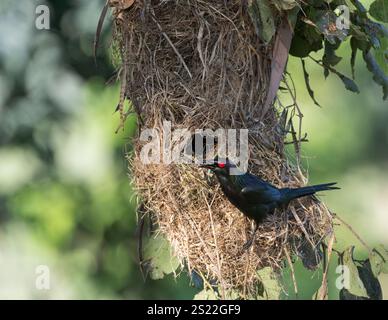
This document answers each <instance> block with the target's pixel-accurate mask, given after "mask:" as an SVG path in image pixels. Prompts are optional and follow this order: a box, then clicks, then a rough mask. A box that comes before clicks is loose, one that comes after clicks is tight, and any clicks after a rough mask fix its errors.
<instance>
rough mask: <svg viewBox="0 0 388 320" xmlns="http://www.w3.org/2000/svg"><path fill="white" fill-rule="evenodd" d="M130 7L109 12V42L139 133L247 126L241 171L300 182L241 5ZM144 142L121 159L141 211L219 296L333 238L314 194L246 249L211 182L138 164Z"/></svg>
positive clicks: (260, 47)
mask: <svg viewBox="0 0 388 320" xmlns="http://www.w3.org/2000/svg"><path fill="white" fill-rule="evenodd" d="M147 3H148V2H143V1H135V3H134V4H133V6H132V7H131V8H130V10H124V11H120V12H117V14H116V18H115V38H116V40H117V42H118V44H119V46H118V47H119V49H120V52H121V54H122V62H123V64H122V67H121V76H122V99H124V98H128V99H129V100H130V101H131V102H132V104H133V106H134V109H135V110H136V111H137V113H138V116H139V125H140V129H144V128H156V129H160V130H161V128H162V125H163V121H165V120H168V121H171V123H172V129H173V130H174V129H179V128H190V129H191V130H193V131H194V130H195V129H204V128H209V129H212V130H216V129H218V128H234V129H239V128H245V129H249V155H250V160H249V171H250V172H252V173H255V174H257V175H259V176H260V177H262V178H263V179H265V180H267V181H269V182H271V183H272V184H274V185H276V186H278V187H286V186H288V187H298V186H303V185H304V184H305V183H306V178H305V177H304V176H303V174H302V173H301V170H300V169H297V166H293V165H291V164H290V163H289V161H288V160H287V158H286V155H285V152H284V140H285V133H284V132H285V128H284V123H282V122H284V121H282V117H281V116H280V115H281V114H282V111H283V109H282V108H281V107H280V106H271V107H270V108H269V109H268V110H263V108H262V106H263V104H264V100H265V98H266V94H267V93H266V90H267V88H268V81H269V76H270V66H271V60H270V58H269V57H270V56H271V53H272V51H271V50H272V46H271V44H269V45H264V44H262V43H261V41H260V40H259V39H258V37H257V36H256V33H255V30H254V26H253V25H252V23H251V21H250V19H249V15H248V13H247V12H246V11H245V10H244V8H243V5H242V1H241V0H230V1H219V0H211V1H201V0H186V1H162V0H160V1H156V0H155V1H151V2H150V3H149V4H148V5H146V4H147ZM142 146H143V142H141V141H140V140H139V139H138V138H135V141H134V155H133V156H131V157H130V168H131V171H132V173H133V179H134V186H135V189H136V190H137V193H138V195H139V198H140V201H141V202H142V203H143V206H144V208H145V209H146V212H152V214H153V215H154V216H155V218H156V222H157V225H158V229H159V230H160V232H161V233H162V234H163V235H164V236H165V237H166V238H167V239H168V240H169V241H170V243H171V245H172V247H173V251H174V254H175V255H176V256H177V257H178V258H179V259H180V261H181V262H182V266H185V267H187V268H188V270H189V271H193V270H195V271H196V272H197V273H200V274H201V275H203V276H204V277H206V278H207V279H214V280H215V281H216V283H217V284H218V285H219V287H220V288H222V290H223V291H224V292H225V291H228V290H237V291H239V292H244V293H245V294H246V295H249V294H250V293H253V292H254V291H255V290H256V289H255V288H256V286H257V283H258V281H260V279H258V276H257V270H259V269H260V268H263V267H268V266H269V267H271V268H273V269H274V270H280V269H281V268H282V267H283V266H284V262H285V261H290V260H292V259H293V258H294V257H295V256H296V253H297V251H298V245H295V243H298V241H299V240H300V241H307V242H308V243H309V245H311V247H314V246H316V245H317V244H319V243H320V242H321V241H322V239H324V238H325V237H326V236H327V235H328V234H329V233H331V232H332V228H333V226H332V216H331V214H330V212H329V211H328V209H327V208H326V207H325V205H324V204H323V203H322V202H320V201H319V200H318V199H316V198H313V197H310V198H309V197H305V198H302V199H300V200H295V201H293V202H292V203H291V204H290V206H289V207H288V209H287V210H285V211H280V210H278V211H277V212H275V214H274V215H273V216H270V217H268V219H267V220H266V221H265V222H264V223H263V224H261V225H260V227H259V230H258V232H257V234H256V238H255V241H254V244H253V246H252V247H251V248H250V249H249V250H247V251H244V250H243V249H242V247H243V244H244V243H245V242H246V241H247V239H248V238H249V236H250V234H251V233H252V223H251V222H250V221H249V220H248V219H247V218H245V217H244V216H243V214H242V213H241V212H240V211H238V209H236V208H235V207H233V205H231V204H230V203H229V202H228V201H227V199H226V198H225V197H224V196H223V194H222V192H221V190H220V188H219V186H218V184H217V183H216V180H215V178H214V177H213V176H212V175H211V174H210V173H208V172H206V171H204V170H203V169H199V168H198V167H197V166H195V165H187V164H168V165H167V164H147V165H146V164H143V163H142V161H141V160H140V158H139V155H140V151H141V148H142Z"/></svg>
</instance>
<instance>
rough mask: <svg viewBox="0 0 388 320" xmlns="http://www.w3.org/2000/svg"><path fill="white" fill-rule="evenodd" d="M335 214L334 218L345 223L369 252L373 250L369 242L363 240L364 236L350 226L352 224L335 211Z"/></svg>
mask: <svg viewBox="0 0 388 320" xmlns="http://www.w3.org/2000/svg"><path fill="white" fill-rule="evenodd" d="M333 215H334V218H336V219H338V220H339V221H340V222H341V223H343V224H344V225H345V226H346V227H347V228H348V229H349V231H350V232H351V233H353V235H354V236H355V237H356V238H357V239H358V241H360V243H361V244H362V245H363V246H364V247H365V248H366V249H367V250H368V251H369V252H372V249H371V248H370V247H369V246H368V245H367V243H366V242H365V241H364V240H362V238H361V237H360V236H359V235H358V233H357V232H356V231H354V229H353V228H352V227H351V226H350V224H348V223H347V222H346V221H344V220H343V219H342V218H340V217H339V216H338V215H337V214H335V213H333Z"/></svg>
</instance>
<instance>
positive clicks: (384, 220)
mask: <svg viewBox="0 0 388 320" xmlns="http://www.w3.org/2000/svg"><path fill="white" fill-rule="evenodd" d="M104 2H105V1H103V0H93V1H86V0H68V1H64V0H57V1H56V0H52V1H46V2H43V1H35V0H34V1H32V0H21V1H10V0H3V1H1V4H0V298H3V299H8V298H16V299H25V298H50V299H58V298H65V299H67V298H76V299H93V298H97V299H98V298H112V299H122V298H124V299H143V298H151V299H159V298H172V299H184V298H187V299H191V298H192V297H193V295H194V294H195V293H196V292H197V290H194V289H193V288H192V287H191V286H189V280H188V277H187V276H186V275H185V274H184V273H182V275H181V277H180V278H179V279H178V280H175V279H173V277H172V276H169V277H167V278H166V279H164V280H160V281H152V280H144V278H143V276H142V274H141V272H140V270H139V267H138V265H137V257H136V214H135V211H134V205H135V204H134V200H133V196H132V191H131V188H130V185H129V180H128V175H127V172H128V170H127V164H126V161H125V158H124V157H125V153H126V152H127V151H130V150H131V144H130V137H131V136H132V135H133V134H134V133H135V130H136V119H135V118H130V119H129V121H128V122H127V125H126V128H125V131H124V132H120V133H118V134H114V131H115V128H116V127H117V124H118V115H117V114H114V113H113V111H114V109H115V107H116V105H117V102H118V86H117V84H116V83H115V82H114V81H109V80H112V79H114V76H115V71H116V70H115V68H114V66H113V65H112V64H111V60H112V57H111V51H110V49H109V45H110V41H111V32H110V28H109V22H110V21H107V22H108V23H106V26H105V28H104V31H103V36H102V44H101V48H100V53H99V57H98V66H97V67H96V65H95V64H94V60H93V55H92V51H93V49H92V44H93V37H94V32H95V28H96V25H97V21H98V16H99V13H100V11H101V8H102V6H103V3H104ZM38 4H48V5H49V8H50V13H51V21H50V22H51V29H50V30H37V29H36V28H35V18H36V14H35V8H36V6H37V5H38ZM341 54H342V56H343V57H344V58H343V61H342V62H341V63H340V64H339V69H340V70H341V71H342V72H343V73H346V74H348V75H350V73H351V72H350V66H349V60H350V48H349V44H345V45H344V46H343V48H342V51H341ZM317 57H318V55H317ZM307 67H308V70H309V72H310V78H311V85H312V86H313V88H314V89H315V94H316V98H317V99H318V101H319V102H320V103H321V105H322V106H323V107H322V108H319V107H316V106H314V104H313V103H312V101H311V99H310V98H309V96H308V93H307V91H306V89H305V85H304V79H303V73H302V69H301V64H300V61H299V60H298V59H293V58H291V59H290V62H289V69H288V70H289V72H290V73H291V74H292V76H293V79H294V81H295V83H296V86H297V94H298V96H297V98H298V101H299V104H300V106H301V108H302V112H303V114H304V118H303V128H304V131H306V132H307V133H308V139H309V143H306V144H304V148H303V158H304V164H305V167H306V169H308V172H309V175H310V176H309V178H310V183H316V182H327V181H338V183H339V185H340V186H341V187H342V189H341V190H340V191H338V192H332V193H327V196H326V195H325V196H324V197H322V199H324V200H325V202H326V203H327V205H328V206H329V207H330V208H331V209H333V211H334V212H336V213H338V214H339V215H340V216H341V217H342V218H344V219H345V220H347V221H348V222H350V223H351V224H352V226H353V227H354V229H355V230H357V232H358V233H359V234H360V235H361V236H362V238H363V239H365V240H366V241H367V242H368V243H369V244H370V245H371V246H373V245H375V244H379V243H384V244H388V125H387V124H388V105H387V103H386V102H383V101H382V92H381V89H380V88H379V87H378V86H377V85H376V84H375V83H374V82H373V81H372V77H371V76H370V74H369V73H368V72H367V71H366V68H365V65H364V64H363V61H362V59H358V60H357V66H356V67H357V68H356V76H357V80H358V84H359V87H360V89H361V93H360V94H358V95H357V94H352V93H350V92H348V91H346V90H345V89H344V87H343V85H342V83H341V82H340V80H339V79H338V78H336V77H334V76H330V77H329V78H328V79H327V80H324V76H323V72H322V70H321V68H320V67H319V66H317V65H314V64H313V63H310V62H309V63H307ZM352 243H355V244H357V250H356V255H357V256H359V257H362V256H365V255H366V252H365V250H364V249H363V248H362V246H361V245H360V244H359V243H358V242H357V240H356V239H355V238H354V237H353V236H352V235H351V234H350V233H349V232H348V231H346V230H343V229H341V228H339V230H338V234H337V246H339V247H345V246H347V245H350V244H352ZM39 265H47V266H48V267H49V270H50V280H51V281H50V290H38V289H37V288H36V286H35V281H36V277H37V274H36V267H37V266H39ZM297 277H298V287H299V292H300V293H299V298H311V296H312V295H313V293H314V292H315V291H316V290H317V288H318V287H319V285H320V280H321V274H320V272H311V273H310V272H306V271H304V270H303V269H302V268H301V266H300V264H298V265H297ZM284 278H285V281H286V282H288V283H289V273H288V272H287V271H285V273H284ZM335 278H336V275H335V272H334V268H331V274H330V281H329V284H330V298H332V299H336V297H337V296H338V293H337V291H336V289H335V285H334V283H335ZM380 280H381V282H382V285H383V289H384V295H385V298H388V277H387V276H385V277H384V276H382V277H381V278H380ZM289 285H290V284H289ZM290 291H291V292H292V290H290ZM289 297H290V298H293V297H294V296H293V295H292V294H290V295H289Z"/></svg>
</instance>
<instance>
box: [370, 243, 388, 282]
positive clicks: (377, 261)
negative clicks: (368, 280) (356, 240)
mask: <svg viewBox="0 0 388 320" xmlns="http://www.w3.org/2000/svg"><path fill="white" fill-rule="evenodd" d="M369 260H370V264H371V269H372V272H373V274H374V276H375V277H378V276H379V274H380V273H381V272H382V273H388V251H387V250H386V249H385V248H384V246H382V245H380V246H378V247H377V248H374V249H373V250H372V252H371V254H370V255H369Z"/></svg>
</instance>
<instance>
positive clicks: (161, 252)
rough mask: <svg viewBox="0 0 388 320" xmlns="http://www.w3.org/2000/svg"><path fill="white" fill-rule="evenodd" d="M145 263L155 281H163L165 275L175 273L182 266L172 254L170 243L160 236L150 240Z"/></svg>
mask: <svg viewBox="0 0 388 320" xmlns="http://www.w3.org/2000/svg"><path fill="white" fill-rule="evenodd" d="M144 261H145V262H146V266H147V267H148V268H147V269H149V272H150V276H151V279H154V280H158V279H163V277H164V275H166V274H170V273H173V272H174V271H175V270H176V269H178V267H179V265H180V263H179V260H178V259H177V258H176V257H175V256H174V255H173V254H172V248H171V246H170V243H169V242H168V240H167V239H166V238H165V237H163V236H162V235H160V234H159V235H157V236H156V237H153V238H150V239H148V241H147V243H146V245H145V247H144Z"/></svg>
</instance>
